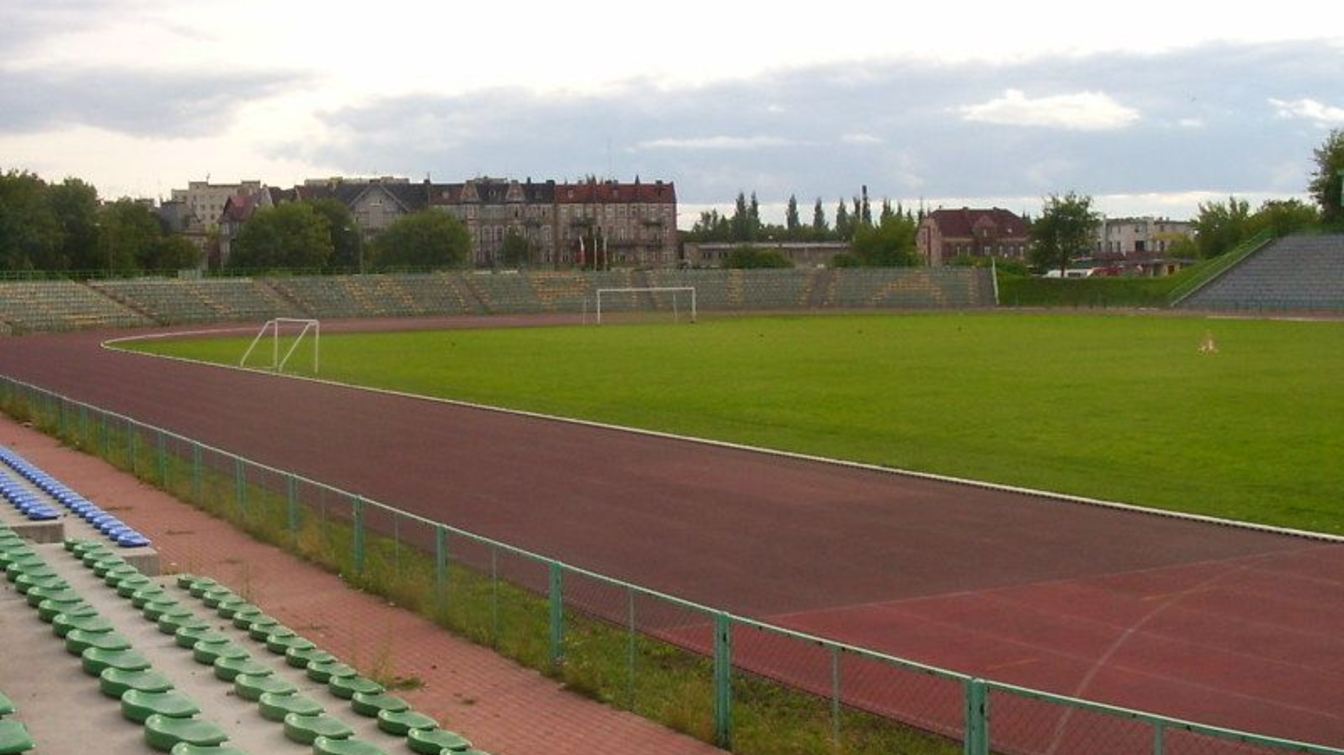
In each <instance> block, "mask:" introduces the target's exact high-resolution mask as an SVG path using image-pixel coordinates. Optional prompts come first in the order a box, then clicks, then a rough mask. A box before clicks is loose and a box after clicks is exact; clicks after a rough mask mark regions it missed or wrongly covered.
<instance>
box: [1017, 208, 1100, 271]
mask: <svg viewBox="0 0 1344 755" xmlns="http://www.w3.org/2000/svg"><path fill="white" fill-rule="evenodd" d="M1100 224H1101V218H1100V217H1098V215H1097V214H1096V213H1095V212H1093V211H1092V197H1089V196H1080V195H1078V194H1076V193H1074V192H1072V191H1071V192H1069V193H1068V194H1065V195H1064V196H1062V197H1061V196H1059V195H1057V194H1051V195H1050V198H1049V199H1047V200H1046V202H1045V207H1044V208H1042V210H1041V217H1040V218H1039V219H1038V220H1037V221H1036V222H1035V223H1033V224H1032V226H1031V261H1032V263H1033V264H1035V265H1036V266H1037V267H1039V268H1042V269H1050V268H1059V272H1060V275H1063V274H1064V271H1066V270H1067V269H1068V267H1069V261H1070V260H1073V259H1074V258H1076V257H1082V256H1084V255H1086V254H1087V251H1088V250H1089V249H1091V248H1092V242H1093V234H1094V233H1095V232H1096V230H1097V226H1098V225H1100Z"/></svg>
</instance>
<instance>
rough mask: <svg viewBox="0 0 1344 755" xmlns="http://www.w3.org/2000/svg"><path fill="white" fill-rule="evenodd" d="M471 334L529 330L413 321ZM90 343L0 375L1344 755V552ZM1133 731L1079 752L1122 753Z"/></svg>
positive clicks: (1057, 719)
mask: <svg viewBox="0 0 1344 755" xmlns="http://www.w3.org/2000/svg"><path fill="white" fill-rule="evenodd" d="M482 322H483V323H484V325H485V326H496V325H499V324H515V323H514V322H513V321H504V320H500V319H495V318H492V319H488V320H485V321H480V320H455V321H451V322H450V321H440V322H436V323H418V324H417V325H419V326H439V327H471V326H480V325H481V323H482ZM407 325H409V324H408V323H395V324H394V325H393V327H406V326H407ZM348 327H352V328H355V327H365V326H364V325H359V324H351V325H349V326H348ZM384 327H386V325H384ZM328 329H331V328H330V326H329V328H328ZM101 337H105V334H103V335H102V336H100V335H99V334H89V333H84V334H68V335H51V336H37V337H24V338H8V339H0V373H2V374H4V375H8V376H11V377H14V378H17V379H21V380H25V381H28V382H33V383H36V384H38V385H42V386H44V387H47V388H49V389H51V390H54V391H57V392H59V393H63V394H65V395H67V396H69V397H71V398H74V399H77V400H80V401H85V402H88V403H90V404H93V405H95V406H99V407H102V408H106V409H110V410H113V411H117V412H121V413H124V414H127V415H129V416H132V417H134V418H136V419H138V420H140V421H142V422H146V423H149V424H152V425H157V426H161V427H165V428H168V429H171V430H174V431H176V432H179V433H181V434H183V435H186V436H188V437H192V438H196V439H198V440H200V441H202V442H204V443H208V444H210V445H214V446H217V447H219V448H223V449H225V450H229V451H232V452H234V453H238V454H240V455H242V456H245V457H247V458H250V459H253V460H256V461H260V462H264V463H267V464H270V465H273V466H276V467H279V468H282V469H288V470H292V471H295V472H298V473H300V474H303V475H305V476H308V477H312V478H314V479H319V480H323V481H325V482H329V483H331V484H333V485H337V486H339V487H343V488H346V489H348V490H352V491H354V492H357V493H360V494H363V495H366V496H368V497H370V498H373V499H375V500H378V501H381V502H383V503H387V504H389V505H393V506H397V507H399V508H404V509H406V510H409V511H414V512H416V513H420V514H424V515H428V516H432V517H434V518H437V519H439V520H441V521H445V522H447V523H449V524H452V525H454V526H458V527H461V528H464V529H468V530H472V531H475V532H478V533H480V534H483V535H487V536H490V537H494V538H498V539H501V540H504V541H506V542H510V543H513V544H516V545H518V546H521V547H524V548H527V549H530V550H534V551H537V552H539V553H542V554H545V555H547V556H550V557H553V558H556V559H559V560H562V561H564V562H566V563H570V564H573V565H576V566H581V567H585V568H588V569H592V570H594V571H598V572H601V573H605V574H608V575H611V576H614V577H618V578H620V579H624V580H628V581H631V582H635V583H638V584H642V585H645V586H648V587H651V588H653V589H656V590H660V591H664V592H668V593H672V594H675V595H679V596H682V597H685V598H687V599H689V600H693V601H697V602H700V603H704V604H707V605H710V606H714V607H717V608H722V609H725V610H729V611H732V612H734V613H737V614H740V615H745V616H751V617H754V618H758V619H763V620H766V621H770V622H772V623H777V624H780V625H783V626H787V627H791V628H796V629H799V630H803V631H806V632H811V633H815V634H819V635H822V636H825V637H829V638H833V639H837V640H841V641H844V642H848V643H851V644H855V645H861V646H865V647H869V648H873V649H876V650H881V651H884V652H887V653H891V654H893V655H897V656H900V657H904V658H910V659H913V660H917V661H921V662H925V663H930V664H934V665H938V666H943V667H946V668H950V669H954V670H956V671H960V672H964V673H968V674H974V675H979V676H983V677H986V678H991V679H995V680H999V681H1004V682H1009V683H1013V684H1019V685H1022V686H1028V687H1033V688H1037V689H1043V690H1047V691H1051V692H1056V693H1060V694H1066V695H1074V696H1080V697H1086V698H1089V699H1093V700H1098V701H1102V702H1107V703H1112V704H1115V705H1120V706H1125V707H1131V708H1139V709H1143V710H1150V711H1157V712H1161V713H1163V714H1166V715H1172V716H1177V717H1181V718H1188V719H1193V720H1196V721H1200V722H1203V723H1209V724H1215V725H1220V726H1227V727H1233V728H1239V729H1248V730H1251V731H1255V732H1259V733H1264V734H1270V735H1274V736H1281V737H1287V738H1292V739H1301V740H1308V741H1313V742H1318V743H1322V744H1333V745H1336V746H1340V745H1344V633H1341V632H1340V631H1339V630H1340V627H1344V544H1339V543H1327V542H1322V541H1317V540H1312V539H1306V538H1299V537H1292V536H1286V535H1278V534H1271V533H1264V532H1257V531H1253V530H1249V529H1242V528H1237V527H1227V526H1218V525H1211V524H1204V523H1198V522H1190V521H1184V520H1179V519H1174V518H1168V517H1159V516H1154V515H1150V514H1143V513H1135V512H1129V511H1123V510H1116V509H1109V508H1103V507H1094V506H1086V505H1080V504H1074V503H1067V502H1061V501H1058V500H1055V499H1051V498H1048V497H1038V496H1030V495H1023V494H1016V493H1009V492H1001V491H995V490H988V489H981V488H975V487H967V486H961V485H956V484H952V483H943V482H935V481H929V480H923V479H918V478H913V477H906V476H901V475H896V474H890V473H884V472H878V471H868V470H861V469H854V468H849V467H845V466H840V465H832V464H825V463H819V462H808V461H802V460H798V459H791V458H786V457H779V456H773V455H767V454H761V453H755V452H751V451H743V450H733V449H726V448H722V447H715V446H710V445H706V444H700V443H694V442H689V441H677V440H671V439H666V438H657V437H651V436H646V435H640V434H635V433H629V432H622V431H617V430H606V429H600V428H595V427H589V426H583V425H575V424H570V423H563V422H555V421H547V420H541V419H534V418H527V417H520V416H514V415H510V414H505V413H500V412H493V411H488V410H481V409H471V408H465V407H460V406H453V405H450V404H444V403H439V402H428V401H425V400H421V399H414V398H406V397H397V396H390V395H383V394H377V393H372V392H368V391H360V390H355V389H349V388H341V387H336V386H327V385H321V384H315V383H310V382H303V381H293V380H283V379H277V378H274V377H270V376H266V375H260V374H251V373H243V372H238V371H232V370H222V369H217V368H210V367H205V366H199V365H192V364H185V363H177V362H168V361H163V360H155V359H152V358H148V357H143V356H137V355H131V354H124V353H118V352H110V351H105V350H103V349H101V348H99V345H98V344H99V341H100V340H101ZM576 449H584V450H586V451H587V453H586V454H578V453H576ZM685 631H686V633H687V634H688V635H694V634H698V633H699V631H698V629H696V628H687V629H686V630H685ZM688 641H690V642H692V643H695V642H697V641H696V640H692V639H690V638H689V637H688ZM735 642H736V647H735V650H736V653H737V658H738V659H739V661H741V662H742V663H744V664H745V665H749V666H751V667H752V668H753V669H760V670H763V671H766V672H774V673H779V674H784V673H785V672H786V671H788V670H789V669H793V670H794V671H793V672H792V673H795V674H798V676H797V679H796V681H798V683H800V684H803V685H804V686H814V687H817V688H818V689H826V690H828V689H829V680H830V667H829V662H828V661H827V659H825V658H820V657H812V656H809V655H808V652H809V651H807V650H801V649H800V646H799V645H798V644H797V643H790V644H789V645H788V646H787V647H786V646H784V645H782V644H780V643H779V642H778V641H777V640H771V639H769V638H765V637H755V636H753V633H749V632H741V633H739V636H738V637H736V638H735ZM855 665H856V666H861V665H862V664H855ZM800 669H801V671H799V670H800ZM845 672H846V673H845V679H846V680H847V682H848V684H847V686H846V690H847V694H852V696H854V697H857V698H860V699H858V700H857V702H859V703H861V704H864V705H868V706H870V707H875V708H886V707H889V706H891V705H897V706H898V707H904V708H905V709H906V710H907V713H909V712H910V711H911V710H913V709H919V710H915V712H914V714H913V715H914V716H915V717H917V718H920V719H921V720H926V721H927V722H928V723H929V724H930V725H932V726H941V725H954V723H955V721H956V720H957V717H958V716H959V715H960V708H959V707H958V706H959V699H960V698H959V694H960V690H958V689H952V688H950V687H948V686H947V683H940V684H937V685H935V684H933V683H931V682H924V681H920V680H918V679H916V678H913V677H909V676H908V675H906V676H904V677H900V678H897V677H896V676H893V675H891V674H889V673H888V672H885V671H882V670H879V669H875V668H871V667H870V668H861V667H855V668H852V669H845ZM823 682H824V683H823ZM868 696H871V700H868V699H866V698H867V697H868ZM893 701H896V702H893ZM991 703H992V705H993V706H994V707H993V710H995V711H997V712H998V715H996V716H995V727H997V728H995V732H996V734H995V746H996V748H999V749H1021V750H1022V751H1030V752H1070V751H1078V749H1077V748H1078V745H1077V739H1076V738H1077V737H1079V736H1082V735H1083V733H1086V732H1092V733H1096V732H1100V731H1102V730H1103V729H1104V728H1105V727H1106V726H1109V725H1110V724H1105V723H1103V722H1100V721H1093V720H1090V714H1089V715H1083V714H1078V715H1070V716H1066V717H1061V716H1060V715H1059V711H1058V710H1057V709H1054V708H1050V707H1048V706H1043V705H1039V704H1029V703H1018V702H1014V701H1011V700H1007V699H1004V700H995V699H992V700H991ZM1015 708H1017V710H1014V709H1015ZM1010 713H1011V714H1012V715H1009V714H1010ZM949 720H950V721H951V722H953V723H952V724H948V723H946V722H947V721H949ZM1131 736H1132V733H1130V732H1125V733H1109V734H1108V735H1107V737H1108V740H1107V741H1109V742H1111V743H1112V744H1111V745H1108V746H1102V745H1099V744H1098V743H1097V742H1096V741H1091V740H1089V744H1088V745H1087V747H1086V749H1090V750H1093V751H1098V752H1102V751H1115V752H1121V751H1125V750H1127V749H1129V742H1130V737H1131ZM1001 737H1006V739H1001ZM1192 751H1197V750H1192Z"/></svg>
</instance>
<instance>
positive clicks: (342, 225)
mask: <svg viewBox="0 0 1344 755" xmlns="http://www.w3.org/2000/svg"><path fill="white" fill-rule="evenodd" d="M470 250H471V235H470V233H468V231H467V229H466V227H465V226H463V225H462V223H460V222H458V220H457V219H455V218H453V217H451V216H449V215H446V214H444V213H442V212H434V211H432V210H424V211H421V212H416V213H412V214H410V215H404V216H402V217H400V218H398V219H397V220H396V221H394V222H393V223H392V224H391V225H390V226H388V228H387V229H386V230H384V231H383V232H382V233H380V234H378V237H377V238H376V239H374V241H373V242H372V243H371V244H369V245H368V248H365V246H364V244H363V241H362V238H361V235H360V231H359V228H358V227H357V226H356V225H355V220H354V218H353V217H352V216H351V214H350V210H349V209H347V208H346V206H345V205H344V204H342V203H341V202H339V201H337V200H335V199H319V200H315V201H304V202H292V203H288V204H282V205H278V206H276V207H270V208H266V209H262V210H259V211H257V213H256V214H255V215H253V216H252V219H251V220H249V221H248V222H247V224H246V225H244V226H243V228H242V230H241V231H240V232H239V233H238V237H237V238H236V239H234V240H233V242H232V244H231V248H230V251H229V260H228V265H229V267H231V268H236V269H243V270H246V269H258V268H260V269H277V268H290V269H300V268H302V269H323V270H361V271H362V270H365V269H386V268H403V267H416V268H425V267H458V266H461V265H462V264H463V263H465V262H466V260H467V259H468V253H469V252H470Z"/></svg>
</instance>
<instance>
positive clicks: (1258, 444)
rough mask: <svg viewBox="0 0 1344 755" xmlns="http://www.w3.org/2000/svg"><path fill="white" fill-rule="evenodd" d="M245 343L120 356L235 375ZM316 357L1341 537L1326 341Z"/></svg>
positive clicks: (347, 368) (1085, 323) (775, 326)
mask: <svg viewBox="0 0 1344 755" xmlns="http://www.w3.org/2000/svg"><path fill="white" fill-rule="evenodd" d="M1209 336H1211V337H1212V341H1213V343H1214V345H1216V348H1217V350H1216V352H1211V353H1206V352H1202V351H1201V350H1200V348H1199V347H1200V346H1201V344H1202V343H1203V342H1204V341H1205V340H1206V338H1207V337H1209ZM249 340H250V339H211V340H196V341H147V342H138V343H135V344H132V345H131V346H130V347H131V348H134V349H137V350H141V351H150V352H156V353H165V354H172V355H175V356H181V357H187V358H193V359H201V360H206V361H214V362H220V363H225V364H236V363H237V360H238V358H239V356H241V354H242V353H243V351H244V349H245V348H246V346H247V343H248V341H249ZM261 350H262V348H261V347H259V349H258V351H261ZM267 356H269V355H267ZM321 358H322V365H321V366H322V374H321V377H322V378H324V379H328V380H335V381H339V382H344V383H352V384H359V385H367V386H375V387H379V388H388V389H394V390H398V391H405V392H409V393H416V394H423V395H427V396H439V397H446V398H452V399H460V400H465V401H471V402H478V403H482V404H489V405H494V406H502V407H511V408H517V409H526V410H529V411H535V412H543V413H547V414H554V415H561V416H567V417H580V418H584V419H591V420H597V421H601V422H609V423H614V424H620V425H628V426H633V427H640V428H649V429H655V430H661V431H666V432H672V433H681V434H686V435H693V436H699V437H706V438H715V439H720V440H727V441H733V442H738V443H746V444H751V445H757V446H764V447H768V448H776V449H784V450H789V451H798V452H803V453H808V454H815V455H819V456H827V457H834V458H840V459H851V460H857V461H863V462H868V463H872V464H879V465H884V466H890V467H898V468H903V469H912V470H920V471H927V472H935V473H940V474H947V475H955V476H959V477H968V478H974V479H979V480H987V481H993V482H998V483H1005V484H1011V485H1021V486H1026V487H1032V488H1040V489H1045V490H1052V491H1058V492H1064V493H1072V494H1076V495H1084V496H1092V497H1097V498H1105V499H1110V500H1118V501H1124V502H1128V503H1134V504H1139V505H1144V506H1151V507H1158V508H1166V509H1174V510H1180V511H1188V512H1194V513H1199V514H1209V515H1214V516H1221V517H1228V518H1233V519H1240V520H1246V521H1253V522H1262V523H1267V524H1274V525H1280V526H1287V527H1295V528H1300V529H1308V530H1316V531H1320V532H1329V533H1344V500H1342V499H1341V494H1342V493H1344V464H1341V463H1340V460H1341V459H1344V390H1341V386H1344V323H1341V322H1296V321H1268V320H1233V319H1200V318H1175V317H1170V318H1169V317H1157V316H1085V315H1022V314H1012V315H1007V314H989V313H985V314H927V315H924V314H921V315H892V314H874V315H851V316H819V317H807V316H776V317H754V318H727V319H710V320H703V321H702V322H700V323H698V324H696V325H684V324H683V325H671V324H644V325H617V326H602V327H591V326H590V327H544V328H518V329H499V330H451V331H433V332H430V331H426V332H406V333H379V334H369V335H327V336H325V337H323V339H322V354H321ZM260 360H261V357H259V356H256V355H254V357H253V362H257V363H259V362H260ZM310 364H311V363H310V360H309V359H308V358H307V355H306V354H304V353H303V351H302V350H300V352H299V353H296V355H295V356H294V358H293V359H292V360H291V363H290V365H289V367H287V368H286V369H287V371H289V372H296V373H300V374H302V373H303V372H305V371H306V370H308V368H309V367H310Z"/></svg>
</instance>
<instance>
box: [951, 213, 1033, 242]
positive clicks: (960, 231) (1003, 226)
mask: <svg viewBox="0 0 1344 755" xmlns="http://www.w3.org/2000/svg"><path fill="white" fill-rule="evenodd" d="M925 221H926V222H932V223H934V224H935V225H937V226H938V231H939V233H941V234H942V235H943V236H945V237H952V238H971V237H973V236H974V235H975V234H974V232H973V230H974V229H975V227H976V226H978V225H982V224H984V223H986V222H988V223H992V224H993V225H994V226H995V228H996V229H997V231H998V233H997V235H998V236H1009V237H1022V238H1026V236H1027V234H1028V228H1027V221H1026V220H1024V219H1023V218H1022V216H1020V215H1018V214H1017V213H1015V212H1012V211H1010V210H1005V209H1002V208H999V207H991V208H989V209H983V208H972V207H962V208H961V209H959V210H934V211H933V212H931V213H929V214H928V217H926V218H925Z"/></svg>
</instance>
